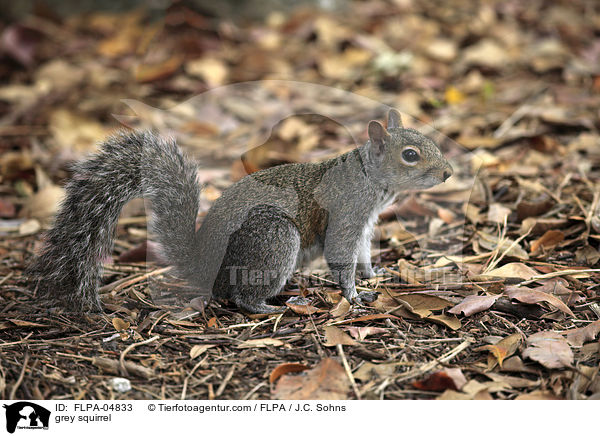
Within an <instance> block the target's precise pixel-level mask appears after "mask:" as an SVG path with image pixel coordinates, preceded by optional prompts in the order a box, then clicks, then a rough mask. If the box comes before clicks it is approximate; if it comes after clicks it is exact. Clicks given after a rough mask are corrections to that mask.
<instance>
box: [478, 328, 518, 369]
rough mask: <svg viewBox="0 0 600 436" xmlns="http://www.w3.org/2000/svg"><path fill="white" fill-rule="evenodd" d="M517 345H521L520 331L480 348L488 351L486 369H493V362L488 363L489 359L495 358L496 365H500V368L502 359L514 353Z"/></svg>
mask: <svg viewBox="0 0 600 436" xmlns="http://www.w3.org/2000/svg"><path fill="white" fill-rule="evenodd" d="M519 345H521V334H520V333H513V334H512V335H509V336H507V337H505V338H503V339H501V340H500V341H498V342H497V343H495V344H493V345H484V346H483V347H482V348H485V349H487V350H489V351H490V356H489V358H488V370H491V369H493V367H494V366H495V362H494V363H493V364H492V365H490V363H492V362H490V359H494V358H495V361H496V362H498V365H500V368H502V363H503V362H504V359H506V358H507V357H509V356H512V355H513V354H515V352H516V351H517V350H518V348H519Z"/></svg>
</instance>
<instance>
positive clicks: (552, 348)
mask: <svg viewBox="0 0 600 436" xmlns="http://www.w3.org/2000/svg"><path fill="white" fill-rule="evenodd" d="M527 345H528V348H527V349H525V351H523V357H528V358H530V359H531V360H535V361H536V362H538V363H541V364H542V365H544V366H545V367H546V368H550V369H558V368H565V367H567V368H569V367H571V366H572V364H573V351H571V347H569V344H568V342H567V340H566V339H565V338H564V337H562V336H561V335H560V334H558V333H556V332H551V331H543V332H538V333H534V334H533V335H531V336H529V337H528V338H527Z"/></svg>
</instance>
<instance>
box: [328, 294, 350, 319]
mask: <svg viewBox="0 0 600 436" xmlns="http://www.w3.org/2000/svg"><path fill="white" fill-rule="evenodd" d="M351 308H352V305H351V304H350V302H349V301H348V300H346V299H345V298H342V299H340V301H338V303H337V304H336V305H335V306H333V307H332V308H331V310H330V311H329V313H330V314H331V316H333V317H334V318H342V317H343V316H344V315H346V314H347V313H348V312H350V309H351Z"/></svg>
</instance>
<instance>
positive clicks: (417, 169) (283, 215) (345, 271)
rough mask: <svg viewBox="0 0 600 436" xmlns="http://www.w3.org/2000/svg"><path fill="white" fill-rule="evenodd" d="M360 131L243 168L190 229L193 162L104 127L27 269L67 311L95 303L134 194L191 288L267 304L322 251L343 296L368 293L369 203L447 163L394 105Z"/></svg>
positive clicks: (428, 181) (194, 206)
mask: <svg viewBox="0 0 600 436" xmlns="http://www.w3.org/2000/svg"><path fill="white" fill-rule="evenodd" d="M368 134H369V140H368V141H367V143H366V144H365V145H363V146H360V147H358V148H355V149H354V150H352V151H350V152H348V153H346V154H343V155H341V156H338V157H336V158H333V159H330V160H326V161H324V162H320V163H299V164H286V165H280V166H275V167H272V168H269V169H265V170H262V171H258V172H256V173H253V174H251V175H248V176H246V177H244V178H243V179H242V180H240V181H238V182H237V183H235V184H234V185H232V186H231V187H230V188H229V189H227V190H226V191H225V192H224V193H223V195H222V196H221V197H220V198H219V199H218V200H217V201H215V203H214V205H213V206H212V208H211V209H210V210H209V212H208V213H207V215H206V217H205V218H204V221H203V222H202V225H201V226H200V228H199V230H198V231H196V225H195V223H196V218H197V214H198V201H199V195H200V186H199V184H198V181H197V167H196V165H195V164H194V163H192V162H191V161H190V160H188V159H187V158H186V157H184V155H183V154H182V152H181V150H180V149H179V147H178V146H177V145H176V143H175V142H174V141H173V140H168V139H164V138H162V137H160V136H158V135H156V134H154V133H151V132H145V131H143V132H129V133H122V134H120V135H117V136H114V137H111V138H109V139H108V140H106V142H104V143H103V144H102V146H101V148H100V151H99V152H98V153H97V154H95V155H93V156H92V157H90V158H89V159H87V160H84V161H82V162H80V163H79V164H77V165H76V166H75V171H74V175H73V177H72V179H71V180H70V181H69V182H68V184H67V186H66V197H65V200H64V201H63V203H62V205H61V208H60V210H59V212H58V214H57V216H56V219H55V223H54V226H53V227H52V228H51V229H50V230H49V231H48V233H47V235H46V240H45V243H44V246H43V249H42V250H41V253H40V254H39V255H38V256H37V257H36V258H35V259H34V261H33V263H32V264H31V266H30V268H29V272H30V274H31V276H32V278H33V283H34V284H35V286H37V288H38V289H39V290H40V291H41V292H42V293H45V294H46V295H49V296H50V298H52V300H53V301H58V302H59V303H61V304H63V305H64V306H65V307H67V308H70V309H72V310H75V311H80V312H81V311H88V310H101V304H100V299H99V296H98V283H99V282H100V278H101V273H102V260H103V259H105V258H107V257H108V256H110V253H111V249H112V239H113V233H114V230H115V226H116V224H117V220H118V217H119V213H120V211H121V209H122V208H123V206H124V205H125V204H126V203H127V202H128V201H129V200H131V199H133V198H135V197H139V196H145V197H146V198H148V199H149V200H150V201H151V204H152V217H151V221H150V230H151V231H152V232H153V233H154V234H155V235H156V238H157V240H158V244H159V246H160V248H161V257H163V258H164V259H165V260H167V261H168V262H169V263H170V264H172V265H174V267H175V270H176V273H177V274H178V275H179V276H180V277H182V278H184V279H186V280H187V281H188V283H189V284H190V285H191V286H193V287H194V288H197V290H198V294H199V296H202V297H205V298H206V297H209V296H210V295H212V297H214V298H218V299H228V300H230V301H232V302H234V303H235V304H236V305H237V306H238V307H240V308H242V309H245V310H247V311H249V312H253V313H270V312H276V311H278V310H279V309H280V308H278V307H276V306H271V305H269V304H267V301H266V300H268V299H269V298H271V297H274V296H276V295H277V294H279V292H280V291H281V290H282V288H283V286H284V285H285V283H286V281H287V280H288V279H289V278H290V277H291V275H292V273H293V272H294V271H295V269H296V268H297V267H298V266H299V265H300V264H302V263H305V262H307V261H309V260H311V259H313V258H315V257H316V256H318V255H321V254H323V255H324V257H325V260H326V261H327V263H328V266H329V268H330V270H331V273H332V275H333V276H334V279H335V280H336V282H337V283H339V286H340V287H341V289H342V294H343V296H344V297H345V298H346V299H348V300H349V301H351V302H352V301H354V300H355V299H360V298H361V297H362V296H364V297H365V298H367V297H368V295H363V294H362V293H361V295H359V294H357V292H356V287H355V274H357V273H358V274H360V275H361V276H362V277H364V278H371V277H373V276H374V275H375V272H374V271H373V268H372V266H371V257H370V244H371V237H372V233H373V226H374V225H375V223H376V221H377V217H378V215H379V213H380V212H381V211H382V210H383V209H384V208H385V207H386V206H388V205H389V204H391V202H393V201H394V199H395V198H396V197H397V195H398V194H399V193H401V192H402V191H406V190H409V189H426V188H430V187H432V186H435V185H437V184H439V183H442V182H444V181H445V180H446V179H448V177H450V176H451V175H452V171H453V170H452V167H451V166H450V164H449V163H448V161H447V160H446V159H445V158H444V156H443V155H442V153H441V152H440V150H439V148H438V147H437V145H436V144H435V143H434V142H433V141H432V140H431V139H429V138H427V137H426V136H424V135H423V134H421V133H419V132H418V131H416V130H414V129H410V128H404V127H403V125H402V121H401V118H400V113H399V112H398V111H396V110H394V109H392V110H390V111H389V114H388V129H387V130H386V129H385V128H384V127H383V125H381V124H380V123H379V122H377V121H371V122H370V123H369V125H368Z"/></svg>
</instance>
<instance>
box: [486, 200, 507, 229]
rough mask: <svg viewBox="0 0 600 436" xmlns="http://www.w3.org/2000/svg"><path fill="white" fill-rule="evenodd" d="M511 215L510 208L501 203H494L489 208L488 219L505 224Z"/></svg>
mask: <svg viewBox="0 0 600 436" xmlns="http://www.w3.org/2000/svg"><path fill="white" fill-rule="evenodd" d="M509 215H510V209H509V208H508V207H506V206H502V205H501V204H499V203H493V204H491V205H490V208H489V210H488V215H487V220H488V221H490V222H493V223H498V224H503V223H504V221H505V220H506V218H507V217H508V216H509Z"/></svg>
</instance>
